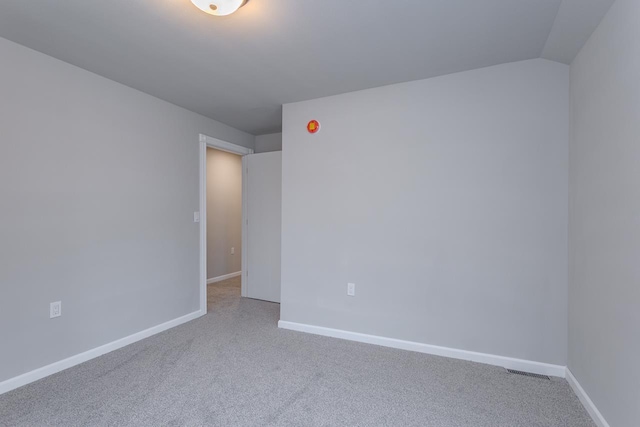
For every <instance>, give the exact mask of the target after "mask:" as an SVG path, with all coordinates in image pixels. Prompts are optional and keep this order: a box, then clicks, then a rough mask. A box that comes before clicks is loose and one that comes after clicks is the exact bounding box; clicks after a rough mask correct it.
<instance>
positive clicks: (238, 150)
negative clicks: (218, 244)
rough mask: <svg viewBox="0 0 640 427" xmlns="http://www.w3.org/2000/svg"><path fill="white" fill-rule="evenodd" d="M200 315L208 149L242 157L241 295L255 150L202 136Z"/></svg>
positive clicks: (204, 284)
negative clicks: (249, 165)
mask: <svg viewBox="0 0 640 427" xmlns="http://www.w3.org/2000/svg"><path fill="white" fill-rule="evenodd" d="M199 142H200V155H199V156H200V158H199V160H200V313H201V314H202V315H204V314H207V147H210V148H215V149H216V150H221V151H226V152H227V153H233V154H238V155H240V156H242V251H241V254H242V255H241V256H242V259H241V260H240V261H241V268H242V276H241V295H242V296H246V293H247V292H246V291H247V289H246V283H247V277H246V274H247V237H248V236H247V190H248V189H247V164H246V163H247V161H246V159H245V157H244V156H246V155H248V154H253V150H252V149H250V148H247V147H243V146H241V145H237V144H232V143H231V142H227V141H223V140H221V139H217V138H212V137H210V136H207V135H203V134H200V141H199Z"/></svg>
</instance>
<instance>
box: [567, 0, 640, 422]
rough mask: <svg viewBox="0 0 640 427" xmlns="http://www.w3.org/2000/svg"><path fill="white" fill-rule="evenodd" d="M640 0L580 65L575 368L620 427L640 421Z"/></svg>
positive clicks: (575, 139)
mask: <svg viewBox="0 0 640 427" xmlns="http://www.w3.org/2000/svg"><path fill="white" fill-rule="evenodd" d="M639 17H640V2H638V1H637V0H617V1H616V2H615V3H614V5H613V7H612V8H611V9H610V10H609V13H608V14H607V16H606V17H605V19H604V20H603V21H602V23H601V24H600V26H599V27H598V29H597V30H596V31H595V33H594V34H593V35H592V36H591V38H590V39H589V41H588V43H587V44H586V45H585V47H584V48H583V49H582V51H581V52H580V53H579V54H578V56H577V57H576V59H575V61H574V62H573V63H572V65H571V106H572V140H571V145H570V168H569V170H570V196H571V197H570V224H571V225H570V234H569V248H570V257H569V259H570V273H569V277H570V285H569V369H570V370H571V372H572V373H573V374H574V376H575V377H576V378H577V379H578V381H579V382H580V384H581V385H582V387H583V388H584V389H585V391H586V392H587V394H588V395H589V397H590V398H591V400H593V402H594V403H595V405H596V406H597V407H598V409H599V410H600V412H601V413H602V415H603V416H604V417H605V418H606V419H607V421H608V422H609V424H610V425H611V426H620V427H623V426H629V427H631V426H637V425H638V423H639V420H640V364H639V363H638V361H639V360H640V264H639V260H640V167H639V165H640V80H639V76H640V20H639Z"/></svg>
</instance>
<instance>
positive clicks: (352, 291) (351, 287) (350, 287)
mask: <svg viewBox="0 0 640 427" xmlns="http://www.w3.org/2000/svg"><path fill="white" fill-rule="evenodd" d="M347 295H349V296H350V297H355V296H356V284H355V283H347Z"/></svg>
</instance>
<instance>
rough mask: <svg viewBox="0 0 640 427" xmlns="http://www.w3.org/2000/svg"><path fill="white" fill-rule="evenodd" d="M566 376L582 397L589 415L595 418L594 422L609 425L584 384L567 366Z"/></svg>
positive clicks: (601, 426)
mask: <svg viewBox="0 0 640 427" xmlns="http://www.w3.org/2000/svg"><path fill="white" fill-rule="evenodd" d="M566 378H567V382H568V383H569V385H570V386H571V388H572V389H573V392H574V393H575V394H576V396H578V399H580V402H582V406H584V408H585V409H586V410H587V412H588V413H589V415H591V418H593V422H595V423H596V425H597V426H598V427H609V423H608V422H607V420H605V419H604V417H603V416H602V414H601V413H600V411H598V408H596V405H595V404H594V403H593V402H592V401H591V399H590V398H589V395H588V394H587V392H586V391H584V389H583V388H582V386H581V385H580V383H579V382H578V380H577V379H576V377H574V376H573V374H572V373H571V371H570V370H569V368H567V373H566Z"/></svg>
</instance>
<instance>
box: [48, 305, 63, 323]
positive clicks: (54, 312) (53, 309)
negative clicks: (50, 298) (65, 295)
mask: <svg viewBox="0 0 640 427" xmlns="http://www.w3.org/2000/svg"><path fill="white" fill-rule="evenodd" d="M60 316H62V302H61V301H56V302H52V303H51V304H49V318H51V319H53V318H54V317H60Z"/></svg>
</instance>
